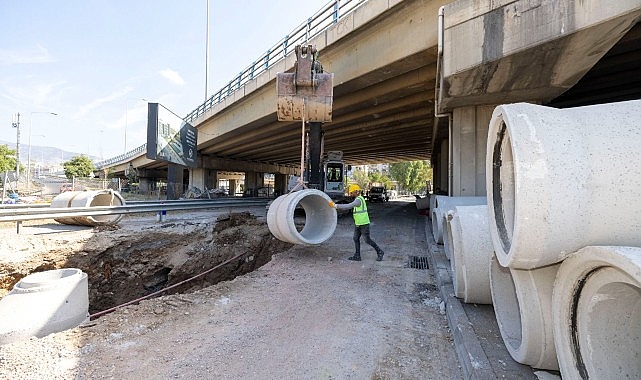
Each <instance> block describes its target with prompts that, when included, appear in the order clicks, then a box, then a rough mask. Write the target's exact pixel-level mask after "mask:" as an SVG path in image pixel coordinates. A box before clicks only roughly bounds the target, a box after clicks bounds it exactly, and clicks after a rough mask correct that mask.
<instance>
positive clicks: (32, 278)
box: [0, 268, 89, 344]
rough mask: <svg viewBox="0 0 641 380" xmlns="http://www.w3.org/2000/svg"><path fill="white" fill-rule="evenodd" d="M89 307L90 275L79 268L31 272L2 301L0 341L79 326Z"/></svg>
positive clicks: (86, 315)
mask: <svg viewBox="0 0 641 380" xmlns="http://www.w3.org/2000/svg"><path fill="white" fill-rule="evenodd" d="M88 310H89V286H88V283H87V274H86V273H84V272H82V271H81V270H80V269H75V268H64V269H56V270H50V271H45V272H37V273H33V274H30V275H28V276H26V277H24V278H23V279H22V280H20V281H18V283H16V285H15V286H14V287H13V289H12V290H11V292H9V294H7V295H6V296H5V297H4V298H3V299H2V300H0V344H8V343H12V342H16V341H19V340H24V339H27V338H29V337H32V336H35V337H38V338H41V337H43V336H46V335H49V334H51V333H55V332H59V331H64V330H67V329H70V328H73V327H76V326H78V325H79V324H81V323H82V322H84V321H85V320H87V318H88V315H89V314H88Z"/></svg>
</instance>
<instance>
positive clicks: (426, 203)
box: [416, 196, 432, 210]
mask: <svg viewBox="0 0 641 380" xmlns="http://www.w3.org/2000/svg"><path fill="white" fill-rule="evenodd" d="M430 199H432V197H430V196H427V197H425V198H419V199H417V200H416V209H417V210H425V209H428V208H429V207H430Z"/></svg>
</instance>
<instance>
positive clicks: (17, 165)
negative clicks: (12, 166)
mask: <svg viewBox="0 0 641 380" xmlns="http://www.w3.org/2000/svg"><path fill="white" fill-rule="evenodd" d="M11 126H12V127H13V128H16V129H17V131H16V181H19V180H20V113H18V117H17V119H16V121H14V122H12V123H11Z"/></svg>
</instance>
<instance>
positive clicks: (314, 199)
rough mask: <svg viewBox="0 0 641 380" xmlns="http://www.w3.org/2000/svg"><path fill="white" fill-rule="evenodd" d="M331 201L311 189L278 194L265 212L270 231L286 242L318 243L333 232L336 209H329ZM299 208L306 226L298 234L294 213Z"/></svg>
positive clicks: (321, 193)
mask: <svg viewBox="0 0 641 380" xmlns="http://www.w3.org/2000/svg"><path fill="white" fill-rule="evenodd" d="M330 201H331V198H330V197H329V196H328V195H327V194H325V193H324V192H322V191H320V190H314V189H306V190H301V191H296V192H293V193H289V194H286V195H281V196H280V197H278V198H276V199H275V200H274V202H273V203H272V204H271V205H270V206H269V210H268V211H267V226H268V227H269V231H270V232H271V233H272V234H273V235H274V236H275V237H276V238H277V239H279V240H282V241H285V242H288V243H292V244H320V243H322V242H324V241H326V240H327V239H329V238H330V237H331V236H332V235H333V234H334V230H336V221H337V214H336V209H334V208H332V207H329V202H330ZM299 205H300V207H302V208H303V210H304V211H305V225H304V226H303V228H302V229H301V230H300V231H299V230H298V229H297V228H296V224H295V223H294V211H295V210H296V208H297V207H298V206H299Z"/></svg>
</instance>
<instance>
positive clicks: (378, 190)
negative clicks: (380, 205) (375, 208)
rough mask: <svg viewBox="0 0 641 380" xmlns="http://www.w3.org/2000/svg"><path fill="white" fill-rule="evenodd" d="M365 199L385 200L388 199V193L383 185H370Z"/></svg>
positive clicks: (373, 200) (371, 200)
mask: <svg viewBox="0 0 641 380" xmlns="http://www.w3.org/2000/svg"><path fill="white" fill-rule="evenodd" d="M367 199H368V200H369V201H370V202H387V201H389V195H388V194H387V189H386V188H385V186H372V187H370V189H369V192H368V195H367Z"/></svg>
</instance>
